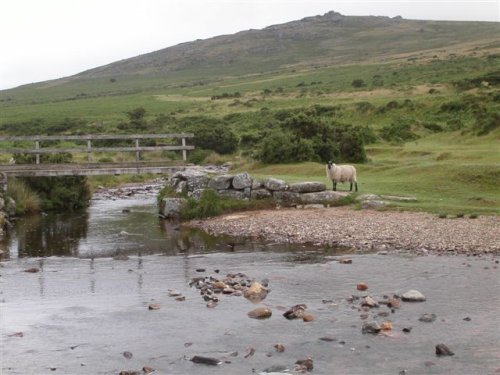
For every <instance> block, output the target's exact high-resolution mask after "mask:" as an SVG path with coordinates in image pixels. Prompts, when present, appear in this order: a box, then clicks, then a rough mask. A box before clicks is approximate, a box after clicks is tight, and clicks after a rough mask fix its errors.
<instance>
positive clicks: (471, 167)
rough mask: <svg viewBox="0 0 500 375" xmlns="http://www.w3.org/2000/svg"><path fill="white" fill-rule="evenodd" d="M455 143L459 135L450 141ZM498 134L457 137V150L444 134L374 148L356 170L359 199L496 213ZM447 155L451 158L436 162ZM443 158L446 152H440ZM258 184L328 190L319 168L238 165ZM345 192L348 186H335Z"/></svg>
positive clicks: (432, 209) (499, 171) (499, 183)
mask: <svg viewBox="0 0 500 375" xmlns="http://www.w3.org/2000/svg"><path fill="white" fill-rule="evenodd" d="M455 136H456V137H458V135H455ZM499 137H500V131H496V132H495V133H494V134H490V135H489V136H488V137H484V138H478V137H473V136H469V137H465V136H462V137H461V139H462V144H459V145H453V144H450V137H449V134H444V135H443V134H442V135H436V136H432V137H429V138H428V139H421V140H419V142H418V144H415V143H410V144H406V145H403V146H390V145H377V146H374V147H372V148H369V150H368V155H369V157H370V159H371V161H370V162H369V163H366V164H358V165H355V166H356V169H357V172H358V186H359V194H364V193H372V194H382V195H398V196H415V197H416V198H417V200H418V201H417V202H408V203H406V202H405V203H402V202H397V203H395V206H396V208H400V209H405V210H413V211H426V212H434V213H436V214H439V213H442V212H446V213H448V214H460V213H461V214H463V213H487V214H499V213H500V194H499V186H500V165H499V163H498V162H499V150H498V146H497V145H498V143H497V142H498V139H499ZM443 150H449V152H450V153H451V156H450V157H449V158H448V159H446V160H444V161H440V160H437V156H438V155H439V154H440V153H442V152H443ZM444 152H446V151H444ZM238 170H241V171H243V170H245V171H248V172H249V173H250V174H251V175H252V176H254V177H256V178H260V179H264V178H265V177H269V176H273V177H277V178H281V179H283V180H285V181H287V182H289V183H293V182H299V181H319V182H323V183H325V184H326V185H327V187H328V188H329V189H331V183H330V181H328V180H327V178H326V176H325V167H324V165H323V164H319V163H311V162H308V163H300V164H287V165H262V164H259V163H252V164H247V165H242V166H240V167H239V168H238ZM337 188H338V189H339V190H348V189H349V184H339V185H338V186H337Z"/></svg>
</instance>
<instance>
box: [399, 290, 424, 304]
mask: <svg viewBox="0 0 500 375" xmlns="http://www.w3.org/2000/svg"><path fill="white" fill-rule="evenodd" d="M401 298H402V299H403V301H405V302H423V301H425V300H426V298H425V296H424V295H423V294H422V293H420V292H419V291H418V290H414V289H412V290H409V291H408V292H406V293H403V294H402V295H401Z"/></svg>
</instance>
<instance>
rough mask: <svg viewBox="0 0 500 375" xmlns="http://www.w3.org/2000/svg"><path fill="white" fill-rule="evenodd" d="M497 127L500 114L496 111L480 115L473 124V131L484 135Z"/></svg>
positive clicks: (499, 124) (499, 121) (499, 125)
mask: <svg viewBox="0 0 500 375" xmlns="http://www.w3.org/2000/svg"><path fill="white" fill-rule="evenodd" d="M498 128H500V114H498V113H488V114H485V115H483V116H480V117H479V118H478V119H477V120H476V122H475V123H474V125H473V130H474V133H475V134H477V135H486V134H488V133H490V132H491V131H493V130H495V129H498Z"/></svg>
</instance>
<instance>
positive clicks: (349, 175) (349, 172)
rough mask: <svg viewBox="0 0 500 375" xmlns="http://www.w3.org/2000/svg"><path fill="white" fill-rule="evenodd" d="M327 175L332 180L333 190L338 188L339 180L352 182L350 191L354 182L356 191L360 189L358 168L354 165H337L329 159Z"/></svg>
mask: <svg viewBox="0 0 500 375" xmlns="http://www.w3.org/2000/svg"><path fill="white" fill-rule="evenodd" d="M326 177H327V178H329V179H330V180H332V182H333V190H334V191H335V190H337V183H338V182H347V181H349V182H350V183H351V187H350V189H349V191H352V184H353V182H354V188H355V191H358V180H357V179H356V168H354V167H353V166H352V165H335V163H333V162H331V161H329V162H328V164H327V165H326Z"/></svg>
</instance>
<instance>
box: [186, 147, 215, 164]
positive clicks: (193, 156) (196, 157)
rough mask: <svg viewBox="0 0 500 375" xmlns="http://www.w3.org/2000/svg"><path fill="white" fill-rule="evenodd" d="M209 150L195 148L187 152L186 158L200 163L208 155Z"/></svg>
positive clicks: (191, 161)
mask: <svg viewBox="0 0 500 375" xmlns="http://www.w3.org/2000/svg"><path fill="white" fill-rule="evenodd" d="M210 153H211V151H210V150H204V149H202V148H196V149H194V150H193V151H190V152H189V153H188V157H187V160H188V162H190V163H193V164H202V163H203V161H204V160H205V158H206V157H207V156H208V155H210Z"/></svg>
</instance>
